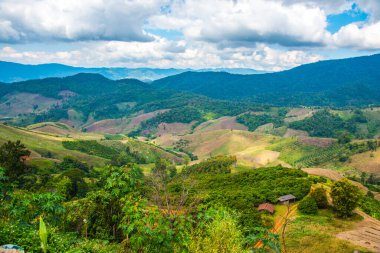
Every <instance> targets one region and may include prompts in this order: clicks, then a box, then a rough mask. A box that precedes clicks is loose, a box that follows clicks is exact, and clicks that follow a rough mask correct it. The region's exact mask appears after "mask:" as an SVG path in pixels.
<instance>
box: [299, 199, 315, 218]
mask: <svg viewBox="0 0 380 253" xmlns="http://www.w3.org/2000/svg"><path fill="white" fill-rule="evenodd" d="M298 211H300V212H301V213H303V214H317V213H318V206H317V202H316V201H315V199H314V198H312V197H310V196H306V197H304V198H303V199H302V200H301V201H300V203H299V204H298Z"/></svg>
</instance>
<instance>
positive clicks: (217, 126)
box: [194, 116, 248, 132]
mask: <svg viewBox="0 0 380 253" xmlns="http://www.w3.org/2000/svg"><path fill="white" fill-rule="evenodd" d="M223 129H225V130H231V129H233V130H246V131H247V130H248V127H246V126H244V125H243V124H240V123H238V122H236V117H230V116H224V117H220V118H218V119H214V120H209V121H206V122H203V123H202V124H200V125H199V126H197V127H196V128H195V130H194V132H206V131H215V130H223Z"/></svg>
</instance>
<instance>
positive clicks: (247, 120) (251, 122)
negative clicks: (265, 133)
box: [236, 113, 284, 131]
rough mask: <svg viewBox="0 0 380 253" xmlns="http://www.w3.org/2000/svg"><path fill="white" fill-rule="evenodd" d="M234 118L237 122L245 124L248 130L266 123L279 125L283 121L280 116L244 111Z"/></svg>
mask: <svg viewBox="0 0 380 253" xmlns="http://www.w3.org/2000/svg"><path fill="white" fill-rule="evenodd" d="M236 120H237V122H239V123H241V124H243V125H245V126H247V127H248V130H249V131H255V130H256V128H258V127H259V126H262V125H265V124H268V123H273V125H274V127H279V126H281V125H282V124H283V123H284V121H283V118H282V117H279V116H273V115H269V114H265V113H264V114H258V115H255V114H249V113H246V114H243V115H241V116H239V117H237V119H236Z"/></svg>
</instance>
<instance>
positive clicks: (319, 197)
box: [310, 187, 328, 209]
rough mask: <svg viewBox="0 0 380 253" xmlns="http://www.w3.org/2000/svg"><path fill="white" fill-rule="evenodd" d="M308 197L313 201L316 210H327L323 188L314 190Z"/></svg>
mask: <svg viewBox="0 0 380 253" xmlns="http://www.w3.org/2000/svg"><path fill="white" fill-rule="evenodd" d="M310 197H312V198H313V199H314V200H315V202H316V203H317V206H318V208H320V209H324V208H327V206H328V201H327V196H326V190H325V189H324V188H323V187H318V188H316V189H314V190H313V191H312V192H311V193H310Z"/></svg>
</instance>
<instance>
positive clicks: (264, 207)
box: [257, 203, 274, 214]
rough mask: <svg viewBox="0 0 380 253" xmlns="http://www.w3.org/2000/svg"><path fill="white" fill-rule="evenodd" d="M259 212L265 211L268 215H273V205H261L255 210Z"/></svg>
mask: <svg viewBox="0 0 380 253" xmlns="http://www.w3.org/2000/svg"><path fill="white" fill-rule="evenodd" d="M257 210H259V211H267V212H268V213H271V214H273V213H274V205H272V204H269V203H262V204H260V205H259V207H258V208H257Z"/></svg>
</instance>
